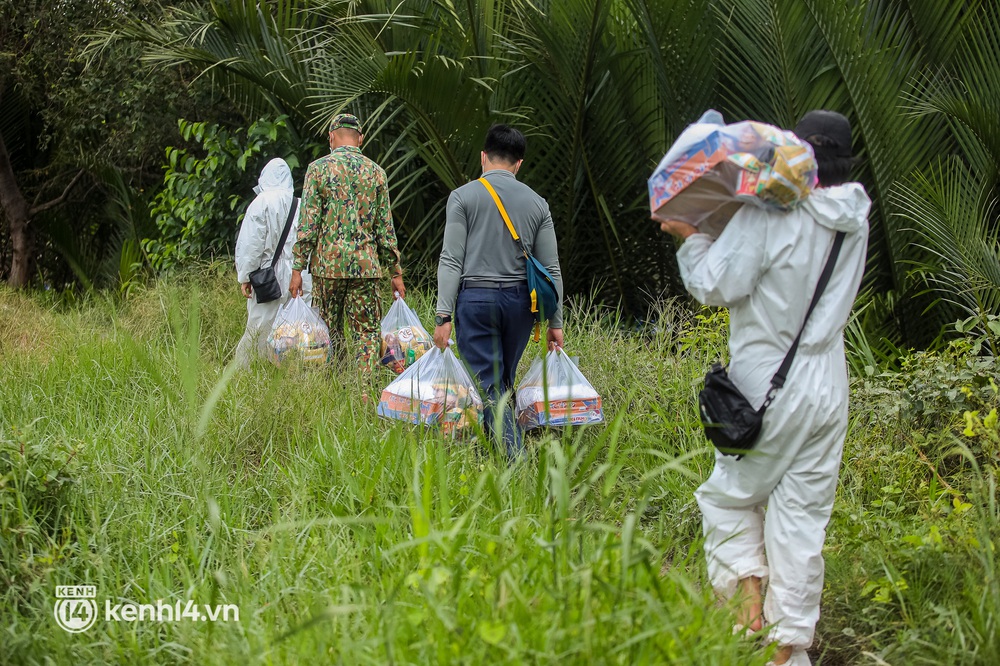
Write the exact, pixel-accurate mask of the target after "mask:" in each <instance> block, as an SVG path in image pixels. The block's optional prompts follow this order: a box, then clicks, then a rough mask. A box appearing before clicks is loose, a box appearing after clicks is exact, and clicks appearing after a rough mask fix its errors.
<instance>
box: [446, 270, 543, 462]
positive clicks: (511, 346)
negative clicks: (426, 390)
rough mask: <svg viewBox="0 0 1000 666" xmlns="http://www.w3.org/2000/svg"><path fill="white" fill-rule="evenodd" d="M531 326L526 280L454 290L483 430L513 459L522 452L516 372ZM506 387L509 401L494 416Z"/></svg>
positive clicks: (464, 353)
mask: <svg viewBox="0 0 1000 666" xmlns="http://www.w3.org/2000/svg"><path fill="white" fill-rule="evenodd" d="M534 325H535V316H534V315H533V314H531V298H530V297H529V296H528V286H527V285H526V284H523V283H521V284H514V285H511V286H508V287H503V288H500V289H478V288H469V289H466V288H465V287H464V286H463V287H462V288H461V289H460V290H459V292H458V302H457V304H456V306H455V329H456V331H455V332H456V335H457V339H458V350H459V351H460V352H461V354H462V359H463V360H464V361H465V362H466V363H467V364H468V366H469V369H470V370H472V372H473V373H474V374H475V376H476V378H477V379H478V380H479V384H480V386H481V387H482V389H483V399H484V401H485V404H486V410H485V414H484V417H483V421H484V426H485V428H486V432H488V433H490V434H491V435H492V436H493V437H494V438H495V439H498V440H501V441H502V442H503V444H504V446H505V448H506V449H507V453H508V455H510V456H511V457H516V456H518V455H520V454H521V452H522V451H523V450H524V444H523V442H522V440H521V430H520V428H518V427H517V423H516V422H515V414H514V412H515V407H516V402H515V399H514V389H515V386H514V374H515V373H516V372H517V364H518V362H519V361H520V360H521V355H522V354H524V349H525V347H527V346H528V340H529V339H531V332H532V329H533V328H534ZM507 391H510V392H511V395H510V399H509V400H508V401H507V405H506V409H504V412H503V414H502V415H498V414H496V405H497V403H498V401H499V399H500V397H501V396H502V395H503V394H504V393H506V392H507ZM498 416H499V417H500V418H501V423H502V425H501V426H500V427H499V428H498V427H497V425H496V423H495V421H496V419H497V417H498ZM498 430H499V431H500V432H498Z"/></svg>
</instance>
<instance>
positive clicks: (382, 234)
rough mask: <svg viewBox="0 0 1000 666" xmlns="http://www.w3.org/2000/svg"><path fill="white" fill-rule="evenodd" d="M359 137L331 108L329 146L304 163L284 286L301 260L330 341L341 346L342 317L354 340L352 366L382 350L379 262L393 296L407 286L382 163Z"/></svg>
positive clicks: (352, 122) (297, 279) (294, 285)
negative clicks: (364, 151)
mask: <svg viewBox="0 0 1000 666" xmlns="http://www.w3.org/2000/svg"><path fill="white" fill-rule="evenodd" d="M363 139H364V135H363V134H362V133H361V122H360V121H359V120H358V119H357V118H356V117H355V116H352V115H350V114H346V113H342V114H340V115H337V116H335V117H334V119H333V121H332V122H331V123H330V154H329V155H327V156H326V157H322V158H320V159H318V160H316V161H315V162H313V163H311V164H310V165H309V168H308V169H307V170H306V176H305V182H304V184H303V186H302V204H301V209H302V210H301V213H300V217H299V231H298V239H297V240H296V242H295V250H294V255H293V256H294V259H293V262H292V279H291V283H290V284H289V290H290V291H291V293H292V296H296V295H298V293H300V292H301V285H302V278H301V271H302V270H304V269H305V268H306V267H308V268H309V272H310V273H311V274H312V276H313V293H312V299H313V304H314V305H316V306H318V308H319V312H320V315H321V316H322V317H323V321H325V322H326V324H327V326H329V327H330V336H331V341H333V344H332V345H331V349H333V350H336V347H337V345H339V346H340V347H341V348H342V349H346V348H347V347H346V340H345V338H344V320H345V319H346V320H347V322H348V324H349V326H350V329H351V332H352V334H353V336H354V337H356V338H357V342H358V345H359V347H358V352H357V361H358V367H359V369H362V370H367V371H370V370H371V368H372V367H373V365H374V362H375V361H376V360H377V359H378V357H379V355H380V354H379V352H380V351H381V339H380V338H379V323H380V322H381V320H382V312H381V310H382V308H381V303H380V302H379V297H378V281H379V279H381V278H382V277H383V276H384V270H383V269H388V270H389V274H390V275H391V280H392V289H393V291H394V292H396V293H398V294H399V297H400V298H402V297H403V296H405V294H406V290H405V287H404V286H403V271H402V269H401V268H400V264H399V249H398V248H397V245H396V231H395V229H394V228H393V225H392V211H391V210H390V209H389V187H388V183H387V181H386V176H385V171H383V170H382V167H380V166H379V165H377V164H375V163H374V162H373V161H371V160H370V159H368V158H367V157H365V156H364V155H362V154H361V142H362V140H363ZM334 353H335V352H334Z"/></svg>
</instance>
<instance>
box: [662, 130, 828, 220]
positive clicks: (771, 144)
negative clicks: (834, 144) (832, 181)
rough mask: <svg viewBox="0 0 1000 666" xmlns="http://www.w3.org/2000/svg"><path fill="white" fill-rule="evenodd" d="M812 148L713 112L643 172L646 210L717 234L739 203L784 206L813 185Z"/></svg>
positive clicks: (791, 137) (801, 198)
mask: <svg viewBox="0 0 1000 666" xmlns="http://www.w3.org/2000/svg"><path fill="white" fill-rule="evenodd" d="M817 168H818V167H817V165H816V158H815V157H814V155H813V150H812V146H810V145H809V144H808V143H807V142H805V141H803V140H801V139H799V138H798V137H797V136H795V135H794V134H792V133H791V132H788V131H785V130H782V129H780V128H778V127H773V126H771V125H766V124H764V123H758V122H753V121H743V122H738V123H733V124H731V125H726V124H725V122H724V121H723V119H722V115H721V114H720V113H719V112H717V111H708V112H706V113H705V114H704V115H703V116H702V117H701V118H700V119H699V120H698V122H696V123H694V124H692V125H689V126H688V127H687V128H686V129H685V130H684V131H683V132H681V135H680V136H679V137H678V138H677V140H676V141H675V142H674V144H673V145H672V146H671V147H670V150H669V151H667V154H666V155H665V156H664V157H663V159H662V160H661V161H660V164H659V166H657V167H656V170H655V171H654V172H653V175H652V176H650V178H649V181H648V186H649V209H650V211H652V212H653V213H655V214H657V215H660V216H662V217H666V218H668V219H673V220H680V221H682V222H687V223H689V224H693V225H694V226H696V227H698V230H699V231H702V232H705V233H710V234H713V235H718V234H719V233H720V232H721V231H722V229H723V228H724V227H725V225H726V223H727V222H729V219H730V218H731V217H732V216H733V214H734V213H735V212H736V211H737V210H739V208H740V206H742V205H743V204H744V203H752V204H754V205H757V206H761V207H764V208H773V209H777V210H791V209H792V208H794V207H796V206H798V205H799V204H800V203H802V201H804V200H805V198H806V197H807V196H809V193H810V192H811V191H812V189H813V188H814V187H816V184H817V182H818V180H817V179H818V175H817Z"/></svg>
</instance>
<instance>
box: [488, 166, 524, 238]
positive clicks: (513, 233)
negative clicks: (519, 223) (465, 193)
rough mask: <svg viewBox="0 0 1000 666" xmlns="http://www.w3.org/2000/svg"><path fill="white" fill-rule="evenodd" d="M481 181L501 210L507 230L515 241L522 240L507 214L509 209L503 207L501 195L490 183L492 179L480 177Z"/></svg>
mask: <svg viewBox="0 0 1000 666" xmlns="http://www.w3.org/2000/svg"><path fill="white" fill-rule="evenodd" d="M479 182H480V183H482V184H483V187H485V188H486V191H487V192H489V193H490V196H491V197H493V203H495V204H496V205H497V210H499V211H500V216H501V217H502V218H503V222H504V224H506V225H507V231H509V232H510V235H511V236H513V237H514V240H515V241H519V240H521V239H520V238H519V237H518V235H517V232H516V231H514V225H513V224H512V223H511V221H510V216H509V215H507V209H506V208H504V207H503V202H502V201H500V196H499V195H498V194H497V191H496V190H494V189H493V186H492V185H490V181H488V180H486V179H485V178H480V179H479ZM522 251H523V249H522Z"/></svg>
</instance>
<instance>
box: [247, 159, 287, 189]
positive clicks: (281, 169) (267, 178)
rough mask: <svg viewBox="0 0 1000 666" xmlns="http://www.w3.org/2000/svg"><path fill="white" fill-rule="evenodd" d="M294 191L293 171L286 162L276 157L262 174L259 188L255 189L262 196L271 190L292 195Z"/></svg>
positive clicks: (258, 181)
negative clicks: (262, 193)
mask: <svg viewBox="0 0 1000 666" xmlns="http://www.w3.org/2000/svg"><path fill="white" fill-rule="evenodd" d="M294 189H295V188H294V185H293V184H292V170H291V169H289V168H288V164H286V163H285V160H283V159H281V158H280V157H275V158H274V159H273V160H271V161H270V162H268V163H267V165H266V166H265V167H264V169H263V171H261V172H260V178H258V179H257V187H255V188H254V192H256V193H257V194H260V193H261V192H267V191H269V190H282V191H286V192H288V193H289V194H291V193H292V191H293V190H294Z"/></svg>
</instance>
